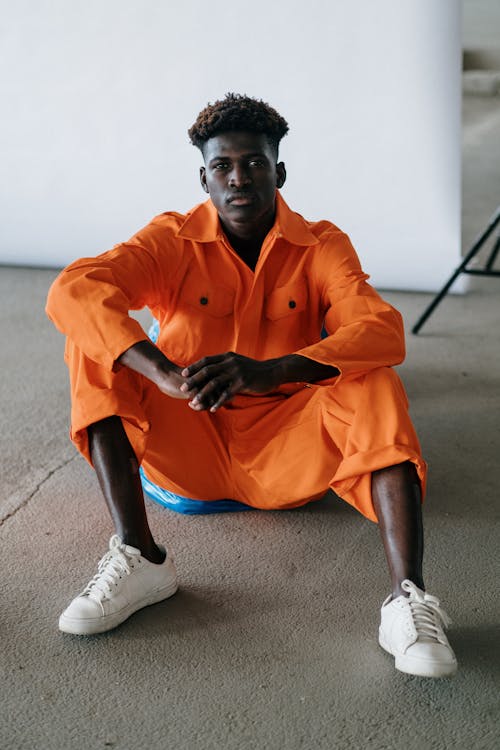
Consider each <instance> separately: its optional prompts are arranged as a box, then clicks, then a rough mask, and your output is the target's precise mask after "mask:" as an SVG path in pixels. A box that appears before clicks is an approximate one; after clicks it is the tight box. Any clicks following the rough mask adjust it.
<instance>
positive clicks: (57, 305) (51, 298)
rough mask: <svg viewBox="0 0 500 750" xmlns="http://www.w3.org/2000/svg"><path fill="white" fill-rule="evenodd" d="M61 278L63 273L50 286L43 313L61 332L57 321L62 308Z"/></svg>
mask: <svg viewBox="0 0 500 750" xmlns="http://www.w3.org/2000/svg"><path fill="white" fill-rule="evenodd" d="M63 276H64V271H63V272H62V273H60V274H59V276H58V277H57V278H56V279H55V281H54V282H53V283H52V284H51V286H50V289H49V291H48V294H47V301H46V303H45V313H46V315H47V317H48V318H49V320H50V321H52V323H54V325H55V326H56V328H58V329H59V330H62V329H61V326H60V323H59V320H60V312H61V309H62V308H63V307H64V292H63V282H62V278H63Z"/></svg>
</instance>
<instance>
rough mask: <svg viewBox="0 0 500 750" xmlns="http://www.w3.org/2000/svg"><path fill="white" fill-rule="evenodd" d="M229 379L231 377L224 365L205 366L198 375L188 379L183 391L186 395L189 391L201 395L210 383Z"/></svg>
mask: <svg viewBox="0 0 500 750" xmlns="http://www.w3.org/2000/svg"><path fill="white" fill-rule="evenodd" d="M229 377H230V375H229V373H228V372H227V369H226V367H224V365H223V364H222V363H218V364H212V365H205V366H204V367H202V368H201V370H199V371H198V372H197V373H195V374H194V375H192V376H191V377H189V378H186V381H185V383H184V384H183V385H182V386H181V389H182V390H183V391H184V393H187V392H188V391H194V392H195V393H199V392H200V391H201V390H202V389H203V388H204V387H205V386H207V385H209V383H210V382H212V381H214V380H216V381H219V380H220V379H221V378H225V379H228V378H229Z"/></svg>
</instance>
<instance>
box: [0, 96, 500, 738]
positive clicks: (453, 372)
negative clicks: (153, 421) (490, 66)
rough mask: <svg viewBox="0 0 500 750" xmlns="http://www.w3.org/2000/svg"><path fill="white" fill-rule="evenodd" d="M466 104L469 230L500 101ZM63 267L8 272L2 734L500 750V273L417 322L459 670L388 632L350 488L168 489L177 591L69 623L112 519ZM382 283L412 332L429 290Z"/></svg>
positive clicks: (412, 374)
mask: <svg viewBox="0 0 500 750" xmlns="http://www.w3.org/2000/svg"><path fill="white" fill-rule="evenodd" d="M495 107H496V110H495ZM467 108H469V109H470V111H469V113H467V111H466V112H465V115H466V123H465V124H466V129H465V140H464V144H465V175H464V208H465V211H464V217H465V220H466V221H465V223H466V226H465V227H464V237H466V238H468V237H469V236H471V237H472V236H474V235H475V234H476V233H477V232H478V231H479V230H480V229H481V225H482V223H483V220H484V217H487V216H488V215H489V214H490V213H491V211H492V210H493V208H494V207H495V204H496V202H498V200H499V197H498V196H499V195H500V190H499V189H498V188H499V186H500V180H499V179H498V178H499V174H500V169H499V161H498V144H500V139H498V138H497V137H496V135H495V128H494V127H492V126H491V118H492V117H493V119H494V118H497V120H496V121H497V122H498V116H497V113H498V103H497V100H496V101H494V102H493V106H492V102H491V101H489V102H486V103H485V102H484V101H483V102H479V104H478V103H477V102H472V103H470V102H467V103H466V109H467ZM479 110H482V114H481V112H480V111H479ZM492 112H493V114H492ZM467 117H469V121H468V120H467ZM485 121H488V122H489V123H490V124H489V125H483V127H482V130H481V129H480V130H479V131H476V134H477V132H480V133H481V137H475V138H473V137H472V136H471V137H470V138H469V140H467V133H469V135H470V132H471V131H470V127H472V123H474V124H475V125H474V127H476V126H477V127H480V126H481V123H482V122H483V123H484V122H485ZM469 126H470V127H469ZM488 139H489V140H488ZM495 144H496V145H495ZM485 149H487V150H488V152H489V155H488V156H486V155H485V154H484V151H485ZM495 149H496V151H495ZM492 154H494V155H495V159H493V156H492ZM478 155H480V157H479V158H480V159H482V160H483V161H482V167H483V168H484V171H485V172H486V174H487V175H488V177H487V182H486V180H485V179H483V177H482V176H481V174H479V171H480V166H481V165H480V164H479V162H478ZM474 182H475V187H474ZM478 191H480V193H479V192H478ZM450 270H451V269H450ZM54 277H55V272H54V271H50V270H35V269H16V268H11V269H7V268H3V269H1V270H0V309H1V311H2V317H1V330H2V354H3V356H2V378H1V380H0V398H1V404H2V406H1V413H2V426H3V429H2V431H1V434H0V451H1V453H0V455H1V460H2V479H3V481H2V487H1V491H0V542H1V546H0V550H1V551H0V556H1V557H0V560H1V565H2V570H3V579H4V585H3V587H2V595H1V606H0V633H1V635H2V655H1V665H2V688H1V707H2V716H1V721H0V747H2V748H5V749H6V750H17V749H18V748H19V749H21V748H22V750H25V749H29V748H37V749H38V748H54V749H57V750H59V749H61V750H66V748H68V749H71V750H80V749H81V750H94V749H96V750H97V749H98V748H117V749H119V750H129V749H130V750H132V749H135V748H138V747H142V746H144V745H145V746H149V747H151V748H163V747H170V748H175V750H211V749H212V748H213V749H214V750H215V749H216V748H217V749H223V750H226V749H227V750H233V749H234V750H247V749H248V750H254V749H259V750H260V749H261V748H262V749H266V750H267V749H269V750H295V749H298V748H305V749H306V750H309V749H310V750H321V749H323V748H325V749H328V750H330V749H331V748H335V749H339V750H342V749H343V748H346V749H347V748H349V749H351V748H354V749H357V748H374V750H379V749H380V750H381V749H382V748H396V749H398V750H399V749H400V748H405V749H408V750H413V749H416V748H419V749H421V748H423V749H424V750H441V749H444V748H450V749H453V750H454V749H455V748H459V749H460V748H474V749H475V750H476V749H477V750H489V749H490V748H496V747H498V746H499V742H500V736H499V730H498V721H499V718H500V711H499V690H498V686H499V677H500V652H499V649H498V622H499V614H500V611H499V610H500V606H499V596H498V595H499V586H498V579H499V576H498V573H499V570H498V539H499V527H500V519H499V516H500V514H499V507H498V496H499V494H498V488H499V486H500V468H499V461H498V455H499V447H498V446H499V437H500V419H499V416H500V414H499V412H500V408H499V407H500V403H499V392H498V374H499V372H500V341H499V339H500V325H499V323H500V320H499V318H500V307H499V304H498V303H499V297H500V283H499V280H498V279H496V280H495V279H488V280H485V281H483V282H482V284H481V285H480V288H479V289H475V290H473V291H472V292H470V293H469V294H467V295H465V296H452V297H449V298H447V299H446V300H445V301H444V302H443V303H442V306H441V307H440V308H439V309H438V310H437V311H436V313H435V314H434V316H433V318H432V319H431V320H430V321H429V323H428V324H427V325H426V327H425V328H424V329H423V331H422V334H421V335H420V336H418V337H413V336H411V335H410V336H409V337H408V357H407V360H406V362H405V364H404V365H403V366H402V367H401V368H399V369H400V373H401V375H402V377H403V379H404V381H405V383H406V386H407V390H408V392H409V395H410V400H411V405H412V414H413V417H414V421H415V423H416V426H417V428H418V430H419V434H420V437H421V442H422V445H423V450H424V454H425V456H426V457H427V459H428V461H429V463H430V467H431V474H430V482H429V493H428V500H427V504H426V513H425V518H426V535H427V552H426V567H425V572H426V578H427V586H428V589H429V590H430V591H431V592H433V593H436V594H437V595H439V596H440V597H441V598H442V601H443V604H444V606H445V608H446V609H447V610H448V611H449V614H450V615H451V616H452V619H453V621H454V624H453V626H452V628H451V631H450V638H451V640H452V642H453V645H454V647H455V650H456V652H457V656H458V658H459V662H460V670H459V672H458V674H457V676H456V677H455V678H454V679H453V680H435V681H432V680H423V679H419V678H416V677H410V676H405V675H402V674H400V673H397V672H396V671H395V670H394V668H393V665H392V659H391V658H390V657H389V656H388V655H387V654H385V653H384V652H382V651H381V650H380V648H379V647H378V645H377V637H376V636H377V627H378V609H379V607H380V604H381V602H382V600H383V598H384V597H385V596H386V594H387V593H388V577H387V573H386V569H385V564H384V558H383V553H382V548H381V545H380V543H379V539H378V531H377V528H376V527H375V526H374V525H373V524H371V523H370V522H368V521H366V520H364V519H362V518H361V517H360V516H358V515H357V514H356V512H355V511H353V510H352V509H351V508H349V507H347V506H346V505H345V504H343V503H342V502H341V501H339V500H338V499H336V498H335V497H334V496H327V498H326V499H324V500H323V501H320V502H319V503H316V504H314V505H311V506H308V507H305V508H302V509H299V510H296V511H291V512H282V513H262V512H249V513H238V514H227V515H217V516H204V517H187V516H179V515H176V514H174V513H172V512H170V511H166V510H163V509H161V508H160V507H158V506H156V505H154V504H152V503H151V504H149V505H148V509H149V513H150V518H151V523H152V526H153V528H154V530H155V532H156V534H157V536H158V538H159V539H160V540H165V541H166V542H167V544H168V545H169V546H170V547H171V549H172V550H173V552H174V555H175V558H176V562H177V567H178V571H179V578H180V585H181V589H180V592H179V593H178V594H177V595H176V596H175V597H174V598H173V599H171V600H169V601H167V602H164V603H162V604H159V605H156V606H155V607H150V608H148V609H146V610H143V611H141V612H140V613H137V614H136V615H134V616H133V617H132V618H131V619H130V620H129V621H128V622H126V623H125V624H124V625H123V626H121V627H120V628H119V629H117V630H116V631H114V632H113V633H110V634H106V635H103V636H99V637H94V638H77V637H72V636H65V635H62V634H60V633H59V632H58V630H57V618H58V615H59V613H60V611H61V610H62V609H63V608H64V606H65V605H66V604H67V603H68V601H69V599H70V598H72V596H73V595H75V594H76V593H77V592H78V590H79V589H80V588H81V587H82V586H83V585H84V584H85V583H86V582H87V580H88V578H89V577H90V575H92V574H93V572H94V570H95V563H96V562H97V559H98V558H99V557H100V556H101V555H102V554H103V553H104V551H105V547H106V544H107V539H108V537H109V535H110V533H111V524H110V521H109V519H108V517H107V515H106V513H105V512H104V508H103V502H102V500H101V498H100V494H99V490H98V487H97V483H96V480H95V477H94V476H93V473H92V472H91V470H90V469H89V468H88V467H87V465H86V464H85V462H84V461H83V459H81V458H80V457H79V456H78V455H76V454H75V452H74V450H73V448H72V446H71V445H70V443H69V441H68V440H67V422H68V407H69V404H68V388H67V383H66V372H65V368H64V366H63V364H62V350H63V341H62V338H61V337H60V336H59V335H58V334H57V333H56V332H55V330H53V329H52V327H51V325H50V323H49V322H48V321H47V320H46V319H45V318H44V316H43V314H42V309H43V304H44V299H45V296H46V292H47V289H48V286H49V284H50V282H51V281H52V279H53V278H54ZM385 296H386V297H387V298H388V299H389V300H390V301H391V302H392V303H394V304H395V305H396V306H397V307H399V309H400V310H401V311H402V312H403V315H404V317H405V320H406V323H407V328H409V327H410V326H411V324H412V323H413V322H414V321H415V320H416V318H417V317H418V314H419V313H420V312H421V311H422V310H423V308H424V306H425V305H426V303H427V302H428V300H429V299H430V298H429V296H428V295H418V294H402V293H401V294H400V293H394V292H391V293H388V294H386V295H385Z"/></svg>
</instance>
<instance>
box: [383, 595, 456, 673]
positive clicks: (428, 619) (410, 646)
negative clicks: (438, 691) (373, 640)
mask: <svg viewBox="0 0 500 750" xmlns="http://www.w3.org/2000/svg"><path fill="white" fill-rule="evenodd" d="M401 586H402V588H403V590H404V591H408V592H409V594H410V596H409V597H408V598H407V597H405V596H398V597H397V599H392V600H391V597H390V596H388V597H387V599H386V600H385V602H384V603H383V605H382V610H381V622H380V629H379V637H378V641H379V643H380V645H381V646H382V648H383V649H385V650H386V651H388V652H389V653H390V654H392V655H393V656H394V657H395V667H396V669H399V670H400V671H401V672H407V673H408V674H415V675H419V676H420V677H449V676H450V675H452V674H454V673H455V672H456V671H457V660H456V657H455V654H454V653H453V651H452V649H451V646H450V644H449V643H448V639H447V638H446V636H445V634H444V632H443V629H444V628H445V627H447V626H448V625H449V624H450V619H449V618H448V615H447V614H446V612H445V611H444V610H443V609H441V607H440V605H439V600H438V599H436V597H435V596H430V595H429V594H426V593H425V592H424V591H421V589H419V588H417V586H415V584H414V583H412V582H411V581H408V580H406V581H403V583H402V584H401Z"/></svg>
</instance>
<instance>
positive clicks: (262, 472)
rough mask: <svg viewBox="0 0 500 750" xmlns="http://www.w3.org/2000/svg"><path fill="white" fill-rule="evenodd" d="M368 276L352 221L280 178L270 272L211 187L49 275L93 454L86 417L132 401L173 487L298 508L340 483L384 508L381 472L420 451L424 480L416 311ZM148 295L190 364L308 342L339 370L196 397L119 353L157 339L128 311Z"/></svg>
mask: <svg viewBox="0 0 500 750" xmlns="http://www.w3.org/2000/svg"><path fill="white" fill-rule="evenodd" d="M367 278H368V277H367V276H366V274H364V273H363V272H362V270H361V267H360V264H359V260H358V258H357V256H356V253H355V251H354V249H353V247H352V245H351V243H350V241H349V239H348V237H347V236H346V235H345V234H344V233H343V232H341V231H340V230H339V229H338V228H337V227H336V226H334V225H333V224H331V223H330V222H327V221H321V222H315V223H313V222H307V221H306V220H304V219H303V218H302V217H301V216H300V215H299V214H296V213H294V212H292V211H291V210H290V209H289V208H288V206H287V205H286V203H285V201H284V200H283V198H282V197H281V195H280V194H279V193H277V210H276V220H275V223H274V226H273V228H272V229H271V231H270V232H269V234H268V235H267V237H266V239H265V241H264V244H263V246H262V250H261V253H260V257H259V260H258V263H257V266H256V268H255V272H253V271H252V270H251V269H250V268H249V267H248V266H247V265H246V264H245V263H244V262H243V261H242V260H241V259H240V258H239V257H238V255H237V254H236V253H235V252H234V250H233V249H232V248H231V246H230V245H229V243H228V241H227V239H226V238H225V236H224V234H223V232H222V228H221V225H220V222H219V219H218V215H217V212H216V210H215V208H214V206H213V204H212V203H211V201H210V200H208V201H207V202H206V203H203V204H201V205H199V206H197V207H195V208H194V209H193V210H192V211H190V212H189V213H188V214H187V215H186V216H183V215H180V214H177V213H165V214H161V215H160V216H157V217H156V218H154V219H153V220H152V221H151V223H150V224H148V225H147V226H146V227H145V228H144V229H142V230H141V231H140V232H138V234H136V235H134V237H132V239H131V240H130V241H129V242H126V243H123V244H120V245H117V246H116V247H114V248H113V249H112V250H110V251H109V252H106V253H103V254H102V255H99V256H98V257H97V258H83V259H81V260H78V261H76V262H75V263H72V264H71V265H70V266H68V267H67V268H66V269H65V270H64V271H63V272H62V273H61V274H60V275H59V277H58V278H57V279H56V281H55V282H54V284H53V285H52V287H51V289H50V292H49V297H48V302H47V314H48V315H49V317H50V319H51V320H52V321H53V322H54V324H55V325H56V326H57V328H58V329H59V330H60V331H61V332H63V333H64V334H65V335H66V336H67V343H66V353H65V359H66V362H67V364H68V367H69V372H70V380H71V396H72V411H71V438H72V440H73V441H74V442H75V444H76V445H77V447H78V449H79V450H80V451H81V452H82V453H83V455H84V456H85V457H86V458H87V460H89V461H90V457H89V451H88V441H87V430H86V428H87V427H88V425H89V424H92V423H93V422H96V421H98V420H100V419H104V418H105V417H108V416H111V415H118V416H120V417H121V419H122V421H123V424H124V427H125V430H126V432H127V435H128V437H129V439H130V442H131V444H132V446H133V448H134V450H135V453H136V455H137V458H138V460H139V462H140V463H142V467H143V469H144V471H145V473H146V475H147V477H148V478H149V479H151V481H153V482H155V483H156V484H158V485H160V486H161V487H164V488H165V489H167V490H170V491H171V492H175V493H177V494H180V495H183V496H184V497H190V498H194V499H199V500H216V499H222V498H231V499H234V500H239V501H240V502H243V503H246V504H248V505H250V506H253V507H256V508H263V509H283V508H292V507H296V506H299V505H303V504H305V503H307V502H308V501H310V500H312V499H316V498H318V497H321V496H322V495H323V494H324V493H325V491H326V490H327V489H328V488H329V487H331V488H333V490H334V491H335V492H336V493H337V494H338V495H340V496H341V497H342V498H344V499H345V500H346V501H347V502H349V503H351V504H352V505H354V506H355V507H356V508H357V509H358V510H359V511H360V512H361V513H363V514H364V515H365V516H366V517H368V518H370V519H371V520H374V521H376V520H377V519H376V516H375V512H374V509H373V505H372V499H371V472H372V471H374V470H376V469H381V468H384V467H387V466H392V465H393V464H397V463H401V462H403V461H407V460H410V461H412V462H413V463H414V464H415V465H416V467H417V471H418V474H419V477H420V480H421V483H422V487H423V488H424V486H425V474H426V467H425V463H424V461H423V460H422V458H421V455H420V447H419V443H418V439H417V436H416V434H415V430H414V428H413V426H412V423H411V420H410V418H409V415H408V403H407V399H406V395H405V392H404V388H403V386H402V384H401V381H400V380H399V378H398V376H397V375H396V373H395V372H394V370H392V369H391V365H396V364H398V363H400V362H401V361H402V360H403V358H404V333H403V325H402V320H401V316H400V315H399V313H398V312H397V311H396V310H394V308H392V307H391V306H390V305H389V304H387V303H386V302H384V301H383V300H382V299H381V297H380V296H379V295H378V294H377V292H376V291H375V290H374V289H373V288H372V287H371V286H370V285H369V284H367V282H366V279H367ZM145 306H147V307H148V308H149V309H150V310H151V312H152V314H153V315H154V317H155V318H157V319H158V321H159V324H160V334H159V338H158V341H157V346H158V347H159V348H160V349H161V350H162V352H164V354H165V355H166V356H167V357H168V358H169V359H170V360H172V361H173V362H175V363H176V364H178V365H183V366H185V365H188V364H191V363H192V362H195V361H196V360H198V359H200V358H201V357H203V356H206V355H209V354H218V353H221V352H224V351H235V352H238V353H240V354H244V355H246V356H248V357H253V358H254V359H259V360H263V359H269V358H274V357H279V356H283V355H285V354H291V353H296V354H302V355H304V356H306V357H309V358H310V359H313V360H317V361H318V362H322V363H324V364H328V365H333V366H334V367H336V368H338V370H339V371H340V375H339V376H337V377H334V378H331V379H329V380H324V381H321V382H320V383H314V384H304V383H288V384H285V385H284V386H281V387H280V388H279V389H278V390H277V391H276V392H274V393H272V394H268V395H258V396H257V395H255V396H253V395H238V396H236V397H235V398H234V399H233V401H232V402H231V403H230V404H229V405H227V406H225V407H222V408H221V409H219V410H218V411H217V412H216V413H215V414H212V413H210V412H208V411H203V412H195V411H193V410H192V409H190V408H189V406H188V404H187V401H184V400H178V399H173V398H170V397H168V396H166V395H164V394H162V393H160V391H159V390H158V389H157V388H156V386H155V385H153V384H152V383H151V382H150V381H148V380H147V379H146V378H144V377H143V376H142V375H139V374H138V373H135V372H134V371H132V370H130V369H129V368H127V367H121V366H120V365H117V364H116V360H117V358H118V357H119V356H120V355H121V354H122V353H123V352H124V351H125V350H126V349H128V348H129V347H130V346H132V345H133V344H135V343H137V342H138V341H142V340H144V339H145V338H146V336H145V334H144V331H143V329H142V328H141V326H140V325H139V323H138V322H137V321H136V320H134V319H133V318H131V317H130V316H129V314H128V312H129V310H137V309H141V308H143V307H145ZM323 323H324V325H325V327H326V329H327V331H328V333H329V335H328V336H327V337H326V338H324V339H321V338H320V332H321V328H322V325H323Z"/></svg>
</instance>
